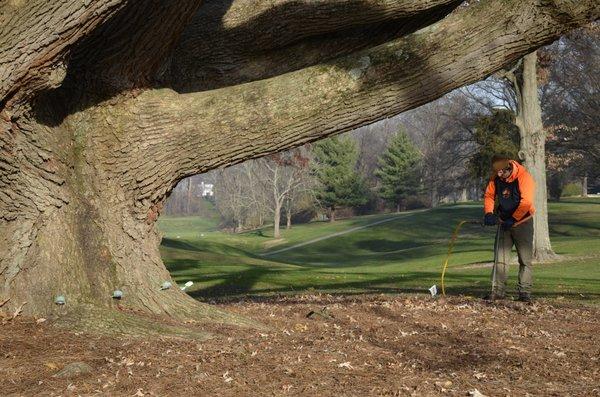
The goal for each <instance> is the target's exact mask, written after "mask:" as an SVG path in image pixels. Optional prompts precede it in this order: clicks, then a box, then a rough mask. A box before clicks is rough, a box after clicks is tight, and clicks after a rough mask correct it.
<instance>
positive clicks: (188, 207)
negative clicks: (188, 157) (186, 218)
mask: <svg viewBox="0 0 600 397" xmlns="http://www.w3.org/2000/svg"><path fill="white" fill-rule="evenodd" d="M192 188H193V185H192V178H188V185H187V197H186V199H187V200H186V204H185V213H186V214H188V215H189V214H191V213H192V191H193V190H192Z"/></svg>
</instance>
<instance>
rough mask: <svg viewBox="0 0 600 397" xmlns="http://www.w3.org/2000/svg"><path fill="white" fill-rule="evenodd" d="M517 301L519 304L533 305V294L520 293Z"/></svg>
mask: <svg viewBox="0 0 600 397" xmlns="http://www.w3.org/2000/svg"><path fill="white" fill-rule="evenodd" d="M517 300H518V301H519V302H524V303H531V294H530V293H529V292H519V297H518V298H517Z"/></svg>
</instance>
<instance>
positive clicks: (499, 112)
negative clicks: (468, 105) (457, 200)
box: [470, 109, 520, 183]
mask: <svg viewBox="0 0 600 397" xmlns="http://www.w3.org/2000/svg"><path fill="white" fill-rule="evenodd" d="M513 118H514V114H513V112H511V111H510V110H506V109H494V110H493V111H492V114H490V115H487V116H482V117H480V118H479V120H477V123H476V124H475V131H474V135H473V138H474V140H475V143H476V144H477V145H478V147H479V149H478V150H477V151H476V152H475V154H473V156H472V157H471V160H470V166H471V172H472V174H473V175H474V176H475V177H478V178H482V179H483V180H484V181H485V183H487V180H488V178H489V176H490V166H491V164H492V157H493V156H494V155H495V154H501V155H505V156H506V157H509V158H513V159H516V158H517V157H518V153H519V144H520V137H519V129H518V128H517V126H516V125H515V124H514V123H513Z"/></svg>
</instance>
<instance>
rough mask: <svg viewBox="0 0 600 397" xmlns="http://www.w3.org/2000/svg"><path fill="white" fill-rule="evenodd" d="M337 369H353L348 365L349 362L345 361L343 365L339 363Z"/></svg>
mask: <svg viewBox="0 0 600 397" xmlns="http://www.w3.org/2000/svg"><path fill="white" fill-rule="evenodd" d="M338 367H340V368H348V369H354V367H353V366H352V365H350V361H346V362H345V363H339V364H338Z"/></svg>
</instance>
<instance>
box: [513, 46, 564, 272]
mask: <svg viewBox="0 0 600 397" xmlns="http://www.w3.org/2000/svg"><path fill="white" fill-rule="evenodd" d="M512 76H513V78H512V81H513V86H514V87H515V91H516V94H517V102H518V111H517V116H516V119H515V124H516V125H517V127H519V132H520V135H521V148H520V151H519V155H520V156H522V158H523V160H524V161H525V166H526V167H527V170H528V171H529V173H530V174H531V176H532V177H533V179H534V180H535V183H536V189H535V201H534V206H535V210H536V212H535V214H534V216H533V225H534V233H533V253H534V259H535V260H537V261H547V260H550V259H552V258H554V257H556V254H555V253H554V251H553V250H552V245H551V244H550V232H549V228H548V193H547V189H546V131H545V130H544V126H543V124H542V107H541V105H540V99H539V95H538V85H537V52H533V53H531V54H528V55H526V56H525V57H524V58H523V62H522V65H521V66H520V70H519V71H518V72H516V73H513V75H512Z"/></svg>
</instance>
